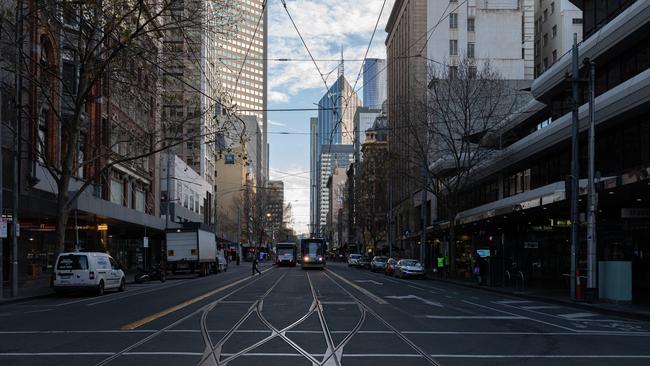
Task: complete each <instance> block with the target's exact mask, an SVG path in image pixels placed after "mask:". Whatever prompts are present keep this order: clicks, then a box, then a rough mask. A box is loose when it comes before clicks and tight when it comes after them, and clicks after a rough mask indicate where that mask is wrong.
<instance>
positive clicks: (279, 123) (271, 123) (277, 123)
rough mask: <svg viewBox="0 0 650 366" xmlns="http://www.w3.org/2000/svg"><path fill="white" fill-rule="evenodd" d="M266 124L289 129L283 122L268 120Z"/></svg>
mask: <svg viewBox="0 0 650 366" xmlns="http://www.w3.org/2000/svg"><path fill="white" fill-rule="evenodd" d="M266 122H268V124H270V125H271V126H278V127H287V125H286V124H284V123H282V122H276V121H271V120H270V119H269V120H267V121H266Z"/></svg>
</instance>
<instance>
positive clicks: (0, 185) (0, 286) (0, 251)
mask: <svg viewBox="0 0 650 366" xmlns="http://www.w3.org/2000/svg"><path fill="white" fill-rule="evenodd" d="M3 98H4V96H3V94H2V92H1V91H0V223H4V216H3V212H4V210H3V208H4V206H3V202H2V196H4V177H3V174H2V173H3V169H4V168H3V164H2V162H3V159H4V158H3V153H2V128H3V127H2V123H3V120H2V102H3ZM4 264H5V257H4V238H3V237H2V236H0V300H2V297H3V296H4V286H5V281H4V271H5V269H4Z"/></svg>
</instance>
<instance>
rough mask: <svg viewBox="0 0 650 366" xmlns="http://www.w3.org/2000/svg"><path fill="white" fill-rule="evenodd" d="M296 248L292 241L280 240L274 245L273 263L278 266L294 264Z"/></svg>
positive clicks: (293, 265)
mask: <svg viewBox="0 0 650 366" xmlns="http://www.w3.org/2000/svg"><path fill="white" fill-rule="evenodd" d="M297 254H298V248H297V246H296V243H294V242H282V243H278V244H276V246H275V258H276V260H275V263H276V264H277V265H278V266H282V265H288V266H292V267H295V266H296V257H297Z"/></svg>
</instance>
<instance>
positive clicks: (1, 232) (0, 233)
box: [0, 219, 7, 238]
mask: <svg viewBox="0 0 650 366" xmlns="http://www.w3.org/2000/svg"><path fill="white" fill-rule="evenodd" d="M6 237H7V221H6V220H4V219H0V238H6Z"/></svg>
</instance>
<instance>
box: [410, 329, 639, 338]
mask: <svg viewBox="0 0 650 366" xmlns="http://www.w3.org/2000/svg"><path fill="white" fill-rule="evenodd" d="M401 333H403V334H422V335H476V336H493V335H503V336H507V335H512V336H522V335H527V336H553V337H557V336H570V337H591V336H605V337H618V336H619V335H622V336H632V337H638V336H641V337H650V333H637V332H630V333H621V332H605V331H603V332H599V333H575V332H443V331H440V332H436V331H426V330H412V331H410V330H405V331H402V332H401Z"/></svg>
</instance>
